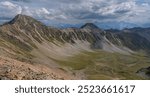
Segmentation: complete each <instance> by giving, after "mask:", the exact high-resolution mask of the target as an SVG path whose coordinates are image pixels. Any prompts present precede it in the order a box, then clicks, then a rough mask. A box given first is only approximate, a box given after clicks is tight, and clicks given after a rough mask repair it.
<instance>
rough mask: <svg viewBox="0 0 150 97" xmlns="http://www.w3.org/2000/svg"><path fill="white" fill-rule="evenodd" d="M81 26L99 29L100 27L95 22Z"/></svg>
mask: <svg viewBox="0 0 150 97" xmlns="http://www.w3.org/2000/svg"><path fill="white" fill-rule="evenodd" d="M81 28H85V29H99V27H97V26H96V25H95V24H93V23H86V24H85V25H83V26H82V27H81Z"/></svg>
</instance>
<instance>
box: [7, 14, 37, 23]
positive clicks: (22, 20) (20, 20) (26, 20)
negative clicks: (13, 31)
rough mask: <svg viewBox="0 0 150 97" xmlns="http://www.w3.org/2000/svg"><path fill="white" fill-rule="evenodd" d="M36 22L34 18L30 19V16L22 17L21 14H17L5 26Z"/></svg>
mask: <svg viewBox="0 0 150 97" xmlns="http://www.w3.org/2000/svg"><path fill="white" fill-rule="evenodd" d="M36 22H38V21H37V20H35V19H34V18H32V17H30V16H26V15H22V14H18V15H17V16H15V17H14V18H13V19H12V20H11V21H10V22H8V23H6V24H17V23H18V24H21V25H23V24H25V25H26V24H33V23H36Z"/></svg>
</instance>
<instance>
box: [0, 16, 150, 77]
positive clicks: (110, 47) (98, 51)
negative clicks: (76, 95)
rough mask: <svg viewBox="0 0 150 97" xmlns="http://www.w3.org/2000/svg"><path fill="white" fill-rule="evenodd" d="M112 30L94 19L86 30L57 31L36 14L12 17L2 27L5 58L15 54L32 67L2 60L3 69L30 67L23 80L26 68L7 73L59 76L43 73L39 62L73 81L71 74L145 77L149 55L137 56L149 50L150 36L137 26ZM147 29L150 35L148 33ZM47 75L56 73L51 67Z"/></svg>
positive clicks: (0, 47) (0, 39)
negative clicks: (143, 74)
mask: <svg viewBox="0 0 150 97" xmlns="http://www.w3.org/2000/svg"><path fill="white" fill-rule="evenodd" d="M112 32H113V33H111V30H108V31H104V30H101V29H99V28H98V27H97V26H96V25H94V24H92V23H87V24H85V25H83V26H82V27H81V28H67V29H57V28H52V27H47V26H45V25H44V24H42V23H41V22H39V21H37V20H35V19H33V18H32V17H29V16H25V15H17V16H16V17H15V18H14V19H13V20H12V21H10V22H8V23H5V24H3V25H1V26H0V56H1V57H2V58H3V57H4V58H3V60H4V59H5V58H12V59H11V60H12V61H13V60H15V62H18V61H21V62H23V63H21V62H20V63H19V62H18V63H19V64H28V65H21V66H20V65H19V64H18V65H14V64H11V63H13V62H10V63H9V64H10V65H6V64H4V63H2V64H1V65H0V68H3V66H4V68H5V66H8V67H11V65H12V66H13V67H17V68H18V70H20V71H21V70H22V68H21V67H23V68H26V70H25V71H26V73H25V74H23V75H24V77H23V76H22V75H21V78H20V76H19V75H17V73H18V72H20V71H16V72H15V73H12V72H10V71H7V74H8V75H11V74H14V75H15V76H17V77H15V78H14V77H11V78H9V77H8V79H53V78H51V77H47V78H45V77H42V76H45V75H42V74H41V73H40V72H39V71H41V72H43V71H42V70H41V69H40V68H41V67H40V66H38V65H37V64H41V65H43V66H44V68H45V69H46V68H48V69H50V70H49V71H51V73H52V72H54V71H55V69H56V70H58V71H59V72H57V73H56V76H58V75H59V73H60V74H61V73H62V74H63V76H62V77H56V79H67V78H66V77H65V76H68V75H69V76H70V77H69V78H70V79H114V78H116V79H143V78H145V77H141V76H139V75H138V74H137V73H136V72H137V71H138V70H139V69H141V68H143V67H148V66H149V65H150V64H149V61H148V60H147V59H148V58H149V56H146V55H141V54H140V55H139V54H137V52H139V51H143V52H142V53H147V52H149V48H150V43H149V42H150V41H149V40H148V37H146V36H147V35H143V34H142V35H141V34H139V33H140V32H138V33H135V32H136V31H132V29H128V30H123V31H119V32H120V33H119V32H118V30H117V33H115V30H113V31H112ZM143 33H146V34H149V33H148V32H147V31H146V32H143ZM133 57H134V58H133ZM119 58H121V61H120V59H119ZM136 59H137V60H136ZM124 60H125V61H124ZM5 61H7V60H5ZM130 61H131V63H130ZM132 61H133V62H132ZM128 62H129V63H128ZM142 62H143V63H142ZM30 67H32V68H30ZM34 67H35V68H38V70H37V71H34V70H33V68H34ZM28 68H29V69H31V70H30V71H31V74H33V76H32V77H31V76H28V75H29V74H28V73H27V72H30V71H29V70H28ZM13 69H14V68H13ZM14 70H15V69H14ZM63 71H64V72H63ZM33 72H34V73H33ZM37 72H39V73H37ZM45 73H46V74H48V75H49V74H50V73H49V72H47V71H46V72H45ZM54 73H55V72H54ZM40 74H41V75H42V76H39V75H40ZM36 75H38V76H36ZM1 76H2V78H5V76H7V75H6V72H3V71H2V75H1ZM37 77H39V78H37ZM6 79H7V78H6ZM54 79H55V78H54Z"/></svg>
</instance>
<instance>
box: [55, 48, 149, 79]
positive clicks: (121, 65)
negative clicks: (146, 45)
mask: <svg viewBox="0 0 150 97" xmlns="http://www.w3.org/2000/svg"><path fill="white" fill-rule="evenodd" d="M57 62H58V63H59V64H60V65H62V66H65V67H69V68H71V69H72V70H74V71H76V70H84V73H85V75H86V76H87V79H94V80H95V79H102V80H103V79H104V80H105V79H108V80H109V79H131V80H132V79H137V80H138V79H143V78H141V77H140V76H138V75H137V74H136V72H137V71H138V70H139V69H141V68H143V67H148V66H150V60H149V57H148V56H145V55H142V54H133V55H123V54H119V53H108V52H104V51H95V52H83V53H82V54H79V55H76V56H73V57H70V58H68V59H67V60H61V61H60V60H57Z"/></svg>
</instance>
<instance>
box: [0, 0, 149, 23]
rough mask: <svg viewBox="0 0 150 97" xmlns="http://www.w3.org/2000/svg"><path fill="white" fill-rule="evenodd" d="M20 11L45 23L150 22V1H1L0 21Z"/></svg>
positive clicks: (6, 19)
mask: <svg viewBox="0 0 150 97" xmlns="http://www.w3.org/2000/svg"><path fill="white" fill-rule="evenodd" d="M17 14H25V15H29V16H32V17H34V18H36V19H38V20H41V21H42V22H44V23H48V24H53V23H58V24H59V23H60V24H80V23H86V22H93V23H94V22H98V23H101V22H103V23H104V22H128V23H134V24H139V25H143V24H150V0H0V22H1V23H3V22H5V21H8V20H10V19H12V18H13V17H14V16H15V15H17Z"/></svg>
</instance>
